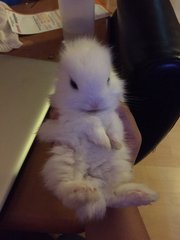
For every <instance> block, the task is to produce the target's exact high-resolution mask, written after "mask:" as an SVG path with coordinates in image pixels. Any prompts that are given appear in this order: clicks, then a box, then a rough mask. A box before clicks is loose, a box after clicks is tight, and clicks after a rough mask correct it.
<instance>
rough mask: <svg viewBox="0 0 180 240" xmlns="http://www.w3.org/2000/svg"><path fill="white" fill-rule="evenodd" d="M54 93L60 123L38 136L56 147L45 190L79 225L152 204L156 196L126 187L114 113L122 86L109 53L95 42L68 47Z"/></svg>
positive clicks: (125, 159) (120, 131)
mask: <svg viewBox="0 0 180 240" xmlns="http://www.w3.org/2000/svg"><path fill="white" fill-rule="evenodd" d="M108 79H109V80H108ZM72 81H73V82H72ZM72 85H73V86H72ZM55 89H56V90H55V93H54V95H53V96H52V99H51V102H52V105H53V106H54V107H55V108H57V109H58V110H59V112H60V118H59V119H57V120H47V121H46V122H45V123H44V124H43V125H42V127H41V129H40V131H39V138H40V139H41V140H43V141H55V142H57V143H59V144H57V145H56V146H54V147H53V148H52V150H51V157H50V159H48V161H47V163H46V164H45V167H44V169H43V177H44V181H45V184H46V186H47V187H48V189H50V190H51V191H53V193H54V194H55V195H56V196H57V197H58V198H59V199H61V200H62V202H63V204H64V205H66V206H68V207H70V208H74V209H75V210H76V212H77V214H78V216H79V218H80V219H82V220H85V219H93V218H102V217H103V216H104V214H105V211H106V208H107V206H111V207H125V206H129V205H136V206H138V205H145V204H149V203H151V202H153V201H155V200H156V199H157V194H156V193H155V192H153V191H152V190H150V189H149V188H148V187H146V186H144V185H142V184H138V183H132V182H131V181H132V164H131V163H130V152H129V149H128V147H127V146H126V144H125V140H124V137H125V136H124V128H123V123H122V121H121V120H120V119H119V116H118V115H117V113H116V111H115V110H116V109H117V107H118V106H119V104H120V102H123V101H124V84H123V81H122V80H121V79H119V78H118V76H117V74H116V73H115V71H114V70H113V67H112V63H111V54H110V51H109V49H108V48H107V47H105V46H102V45H101V44H100V43H98V42H97V41H96V40H94V39H85V38H82V39H77V40H75V41H72V42H67V43H66V45H65V48H64V50H63V51H62V53H61V60H60V63H59V71H58V80H57V83H56V88H55Z"/></svg>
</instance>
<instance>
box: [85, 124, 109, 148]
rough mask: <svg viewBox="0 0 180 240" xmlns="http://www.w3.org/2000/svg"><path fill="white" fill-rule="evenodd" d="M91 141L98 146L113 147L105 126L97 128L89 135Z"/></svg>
mask: <svg viewBox="0 0 180 240" xmlns="http://www.w3.org/2000/svg"><path fill="white" fill-rule="evenodd" d="M88 137H89V139H88V140H89V141H90V142H93V143H94V144H95V145H97V146H101V147H103V148H106V149H109V150H110V149H111V143H110V140H109V138H108V136H107V134H106V132H105V130H104V129H103V128H97V129H96V130H95V131H94V132H92V133H91V134H90V135H89V136H88Z"/></svg>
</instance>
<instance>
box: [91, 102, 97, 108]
mask: <svg viewBox="0 0 180 240" xmlns="http://www.w3.org/2000/svg"><path fill="white" fill-rule="evenodd" d="M98 107H99V104H98V103H97V102H92V103H91V104H90V108H91V109H93V110H96V109H98Z"/></svg>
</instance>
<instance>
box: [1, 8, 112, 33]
mask: <svg viewBox="0 0 180 240" xmlns="http://www.w3.org/2000/svg"><path fill="white" fill-rule="evenodd" d="M6 12H7V15H8V21H9V24H10V26H11V30H12V31H13V32H14V33H18V34H21V35H29V34H37V33H42V32H48V31H51V30H55V29H60V28H62V22H61V16H60V11H59V9H57V10H54V11H48V12H41V13H37V14H21V13H17V12H15V11H12V10H8V9H7V10H6ZM108 16H109V13H108V11H107V10H106V9H105V8H104V7H102V6H101V5H99V4H95V19H100V18H105V17H108Z"/></svg>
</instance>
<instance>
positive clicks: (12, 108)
mask: <svg viewBox="0 0 180 240" xmlns="http://www.w3.org/2000/svg"><path fill="white" fill-rule="evenodd" d="M56 67H57V64H56V63H53V62H48V61H41V60H35V59H28V58H20V57H12V56H6V55H0V210H1V209H2V207H3V205H4V203H5V200H6V198H7V196H8V193H9V191H10V189H11V187H12V184H13V183H14V180H15V179H16V177H17V175H18V173H19V170H20V168H21V166H22V164H23V162H24V160H25V158H26V155H27V153H28V151H29V149H30V147H31V145H32V143H33V140H34V138H35V137H36V133H37V131H38V128H39V126H40V125H41V123H42V121H43V119H44V117H45V115H46V113H47V110H48V108H49V102H48V95H49V94H51V93H52V91H53V82H54V79H55V74H56Z"/></svg>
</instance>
